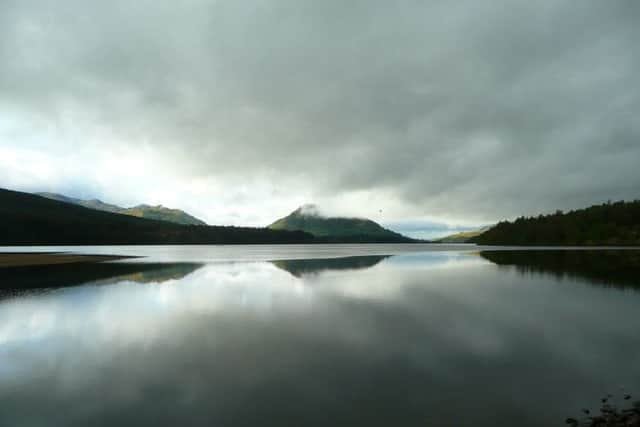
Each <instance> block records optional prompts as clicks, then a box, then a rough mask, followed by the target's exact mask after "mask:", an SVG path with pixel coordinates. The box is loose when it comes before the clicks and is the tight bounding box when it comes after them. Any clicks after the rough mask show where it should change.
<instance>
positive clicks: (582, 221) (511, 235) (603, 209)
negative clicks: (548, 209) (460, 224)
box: [471, 200, 640, 246]
mask: <svg viewBox="0 0 640 427" xmlns="http://www.w3.org/2000/svg"><path fill="white" fill-rule="evenodd" d="M471 241H472V242H474V243H479V244H482V245H569V246H575V245H587V246H588V245H625V246H629V245H640V200H635V201H632V202H616V203H605V204H602V205H595V206H591V207H589V208H586V209H579V210H575V211H570V212H567V213H563V212H561V211H557V212H556V213H554V214H550V215H540V216H537V217H530V218H525V217H520V218H518V219H516V220H515V221H513V222H510V221H503V222H500V223H498V224H497V225H495V226H494V227H491V228H490V229H489V230H487V231H485V232H484V233H482V234H481V235H479V236H477V237H474V238H472V239H471Z"/></svg>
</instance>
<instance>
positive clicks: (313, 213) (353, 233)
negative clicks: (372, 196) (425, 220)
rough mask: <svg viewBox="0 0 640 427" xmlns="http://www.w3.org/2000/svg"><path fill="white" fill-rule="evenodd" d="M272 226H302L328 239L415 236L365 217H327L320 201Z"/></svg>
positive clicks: (395, 240) (385, 240) (398, 239)
mask: <svg viewBox="0 0 640 427" xmlns="http://www.w3.org/2000/svg"><path fill="white" fill-rule="evenodd" d="M268 228H269V229H271V230H290V231H294V230H299V231H305V232H307V233H311V234H313V235H314V236H316V237H318V238H320V239H321V240H323V241H325V242H336V243H338V242H352V243H356V242H360V243H409V242H415V240H414V239H411V238H409V237H406V236H403V235H402V234H399V233H396V232H394V231H391V230H387V229H386V228H384V227H382V226H381V225H380V224H378V223H376V222H374V221H371V220H369V219H364V218H345V217H326V216H323V215H322V214H321V213H320V210H319V209H318V207H317V206H316V205H304V206H301V207H299V208H298V209H296V210H295V211H293V212H292V213H290V214H289V215H287V216H286V217H284V218H281V219H279V220H277V221H276V222H274V223H273V224H271V225H269V226H268Z"/></svg>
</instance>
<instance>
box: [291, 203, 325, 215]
mask: <svg viewBox="0 0 640 427" xmlns="http://www.w3.org/2000/svg"><path fill="white" fill-rule="evenodd" d="M291 215H300V216H315V217H322V216H323V215H322V214H321V213H320V207H319V206H318V205H315V204H313V203H305V204H304V205H302V206H300V207H299V208H298V209H296V210H295V211H293V213H292V214H291Z"/></svg>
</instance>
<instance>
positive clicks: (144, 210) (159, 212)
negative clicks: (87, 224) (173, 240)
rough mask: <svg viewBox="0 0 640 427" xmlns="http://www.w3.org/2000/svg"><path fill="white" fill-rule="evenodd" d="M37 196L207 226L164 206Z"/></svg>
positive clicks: (61, 196) (122, 212)
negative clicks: (128, 205)
mask: <svg viewBox="0 0 640 427" xmlns="http://www.w3.org/2000/svg"><path fill="white" fill-rule="evenodd" d="M36 194H37V195H38V196H42V197H46V198H48V199H52V200H58V201H60V202H65V203H73V204H74V205H79V206H84V207H85V208H90V209H96V210H99V211H105V212H112V213H119V214H123V215H131V216H137V217H139V218H148V219H156V220H158V221H169V222H174V223H176V224H183V225H207V224H206V223H205V222H204V221H202V220H200V219H198V218H196V217H193V216H191V215H189V214H188V213H186V212H184V211H182V210H180V209H171V208H166V207H164V206H150V205H144V204H143V205H138V206H134V207H132V208H123V207H120V206H116V205H112V204H109V203H104V202H103V201H101V200H98V199H91V200H84V199H76V198H74V197H67V196H64V195H62V194H57V193H36Z"/></svg>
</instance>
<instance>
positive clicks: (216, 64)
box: [0, 0, 640, 225]
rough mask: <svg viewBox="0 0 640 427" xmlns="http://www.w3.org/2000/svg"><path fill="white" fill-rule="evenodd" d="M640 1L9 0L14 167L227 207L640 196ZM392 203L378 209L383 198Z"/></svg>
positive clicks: (453, 211)
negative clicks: (99, 1) (639, 45)
mask: <svg viewBox="0 0 640 427" xmlns="http://www.w3.org/2000/svg"><path fill="white" fill-rule="evenodd" d="M638 18H640V5H638V4H636V2H624V1H623V2H598V1H595V0H593V1H583V2H573V1H561V0H545V1H541V2H535V3H532V2H525V1H490V2H482V3H478V2H476V1H470V0H469V1H462V2H455V3H451V2H445V1H428V2H424V1H419V2H418V1H415V2H414V1H406V2H400V3H398V4H394V5H390V4H389V2H383V1H354V2H348V4H345V3H344V2H341V1H323V2H317V1H311V0H302V1H300V0H296V1H293V0H290V1H289V0H283V1H267V0H251V1H243V2H232V1H204V0H187V1H184V2H180V4H177V3H176V4H174V3H171V4H169V3H168V4H164V5H160V4H158V3H157V2H154V1H139V2H135V4H132V3H131V2H129V1H124V0H116V1H113V2H108V3H104V4H95V3H91V4H89V3H87V2H83V1H80V0H72V1H67V2H64V4H60V2H55V1H52V0H51V1H29V0H21V1H17V0H8V1H5V3H4V4H3V7H2V9H1V10H0V28H1V30H0V63H2V65H3V66H2V67H0V93H2V97H0V166H1V167H0V182H1V183H2V185H3V186H12V187H14V188H20V189H25V190H43V189H49V190H56V191H67V192H69V191H71V192H74V193H76V194H75V195H80V196H82V195H87V196H98V197H103V198H107V199H110V200H112V201H114V202H119V203H128V202H130V203H137V202H159V203H165V204H172V205H175V206H178V207H182V208H186V209H189V210H191V211H193V212H194V213H195V214H197V215H199V216H202V217H204V218H205V219H207V220H209V221H210V222H218V223H250V224H254V225H261V224H265V223H268V222H270V220H271V219H275V218H276V217H278V216H282V215H283V214H286V213H287V212H288V211H290V210H293V209H294V208H295V207H296V206H297V205H299V204H301V203H303V202H305V201H315V202H317V203H319V204H321V205H323V206H327V208H328V209H332V210H335V211H340V212H344V213H349V214H358V215H365V216H369V217H373V218H374V219H378V220H386V221H401V220H411V221H413V223H415V221H416V220H418V221H419V220H421V219H431V220H433V219H439V220H443V221H449V222H456V223H486V222H490V221H495V220H499V219H502V218H505V217H512V216H515V215H520V214H529V213H532V214H533V213H538V212H545V211H550V210H555V209H556V208H562V209H567V208H573V207H581V206H584V205H588V204H591V203H597V202H602V201H605V200H607V199H619V198H627V199H629V198H637V197H638V192H637V184H638V182H639V181H640V168H638V167H637V161H638V159H640V142H639V138H638V137H639V136H640V126H639V125H638V122H637V120H635V118H636V116H637V115H638V113H639V112H640V89H639V88H640V86H639V85H638V77H637V76H638V75H640V57H639V56H638V55H634V54H633V52H634V51H635V49H636V47H635V45H636V42H637V40H640V29H638V26H637V25H636V23H637V20H638ZM380 210H382V212H380Z"/></svg>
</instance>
